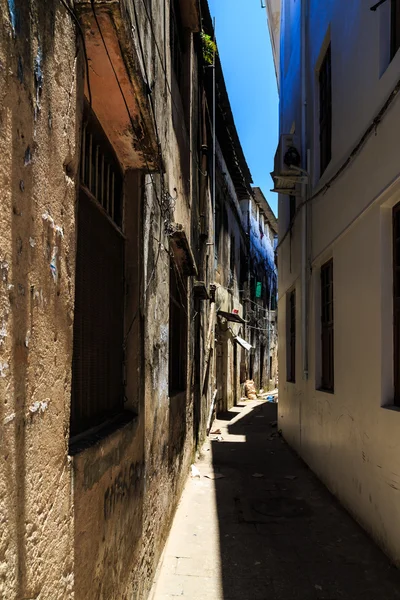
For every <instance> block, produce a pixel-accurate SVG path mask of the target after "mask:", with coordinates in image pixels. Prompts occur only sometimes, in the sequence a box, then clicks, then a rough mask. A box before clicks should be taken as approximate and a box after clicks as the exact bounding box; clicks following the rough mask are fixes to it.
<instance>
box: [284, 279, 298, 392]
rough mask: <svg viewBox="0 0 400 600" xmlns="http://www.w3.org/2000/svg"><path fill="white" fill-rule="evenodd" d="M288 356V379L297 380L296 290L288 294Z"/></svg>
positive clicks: (290, 380)
mask: <svg viewBox="0 0 400 600" xmlns="http://www.w3.org/2000/svg"><path fill="white" fill-rule="evenodd" d="M286 323H287V326H288V327H287V353H286V354H287V356H286V379H287V381H289V382H291V383H295V381H296V290H292V291H291V292H289V294H288V295H287V320H286Z"/></svg>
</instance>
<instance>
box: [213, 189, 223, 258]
mask: <svg viewBox="0 0 400 600" xmlns="http://www.w3.org/2000/svg"><path fill="white" fill-rule="evenodd" d="M221 229H222V215H221V201H220V199H219V197H218V196H217V199H216V203H215V247H214V257H215V266H216V267H217V266H218V251H219V244H220V239H221Z"/></svg>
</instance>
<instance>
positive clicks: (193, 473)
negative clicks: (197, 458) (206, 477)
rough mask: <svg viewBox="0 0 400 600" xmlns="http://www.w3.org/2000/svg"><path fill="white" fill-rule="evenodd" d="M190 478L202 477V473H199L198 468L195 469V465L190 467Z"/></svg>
mask: <svg viewBox="0 0 400 600" xmlns="http://www.w3.org/2000/svg"><path fill="white" fill-rule="evenodd" d="M190 476H191V477H193V478H195V477H198V478H200V477H201V475H200V471H199V470H198V468H197V467H195V466H194V465H192V466H191V467H190Z"/></svg>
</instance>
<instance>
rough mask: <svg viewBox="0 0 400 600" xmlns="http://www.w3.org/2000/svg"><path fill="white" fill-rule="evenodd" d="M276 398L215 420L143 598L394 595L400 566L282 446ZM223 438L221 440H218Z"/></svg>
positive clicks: (275, 599) (296, 599) (305, 599)
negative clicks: (381, 549) (153, 576)
mask: <svg viewBox="0 0 400 600" xmlns="http://www.w3.org/2000/svg"><path fill="white" fill-rule="evenodd" d="M276 416H277V405H276V404H272V403H268V402H267V401H264V400H263V401H259V400H256V401H242V403H241V404H239V405H238V406H236V407H234V408H232V409H231V410H230V411H229V412H227V413H226V414H222V415H219V419H218V420H217V421H215V422H214V425H213V428H212V432H218V430H220V432H221V433H219V432H218V433H215V434H211V435H210V438H209V440H208V441H207V442H206V443H205V445H204V446H203V449H202V452H201V456H200V458H199V460H198V462H197V463H196V469H198V473H197V477H193V473H192V477H189V479H188V481H187V484H186V487H185V490H184V493H183V496H182V499H181V502H180V504H179V507H178V509H177V513H176V516H175V519H174V522H173V526H172V529H171V533H170V536H169V540H168V542H167V545H166V548H165V551H164V555H163V558H162V560H161V561H160V566H159V570H158V573H157V576H156V581H155V584H154V586H153V590H152V593H151V594H150V598H151V600H167V599H169V598H171V599H172V598H175V597H180V598H187V599H190V600H205V599H212V600H237V599H240V600H289V599H290V600H312V599H329V600H339V599H340V600H342V599H343V600H345V599H346V600H358V599H360V600H361V599H362V600H376V599H379V598H385V599H388V600H389V599H390V600H395V599H397V598H400V573H399V572H398V571H397V570H396V569H395V568H394V567H392V566H391V565H390V563H389V560H388V559H387V558H386V556H385V555H384V554H383V553H382V552H381V551H380V550H379V549H378V548H377V546H375V544H374V543H373V542H372V541H371V539H370V538H369V537H368V536H367V534H366V533H365V532H364V531H363V530H362V529H361V528H360V527H359V526H358V525H357V524H356V523H355V522H354V521H353V519H352V518H351V517H350V516H349V515H348V513H346V512H345V510H344V509H343V508H342V507H341V506H340V505H339V504H338V503H337V501H336V500H335V499H334V498H333V497H332V496H331V495H330V493H329V492H328V491H327V490H326V488H325V487H324V486H322V484H321V483H320V482H319V481H318V480H317V479H316V477H315V476H314V475H313V474H312V472H311V471H310V470H309V469H308V468H307V466H306V465H305V464H304V463H303V462H302V461H301V459H300V458H298V456H297V455H295V454H294V452H293V451H292V450H291V449H290V448H289V447H288V446H287V444H286V443H285V442H284V440H283V439H282V438H281V436H280V435H279V433H278V432H277V428H276ZM220 438H222V439H220Z"/></svg>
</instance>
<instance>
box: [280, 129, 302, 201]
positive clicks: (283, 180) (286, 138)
mask: <svg viewBox="0 0 400 600" xmlns="http://www.w3.org/2000/svg"><path fill="white" fill-rule="evenodd" d="M299 148H300V146H299V142H298V140H297V138H296V136H295V135H292V134H282V135H281V137H280V140H279V145H278V148H277V151H276V154H275V162H274V171H273V172H272V173H271V177H272V179H273V182H274V189H273V190H271V191H273V192H278V193H282V194H293V193H294V192H295V190H296V185H297V184H299V183H307V179H308V178H307V176H305V172H304V170H302V169H301V166H300V165H301V155H300V150H299Z"/></svg>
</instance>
